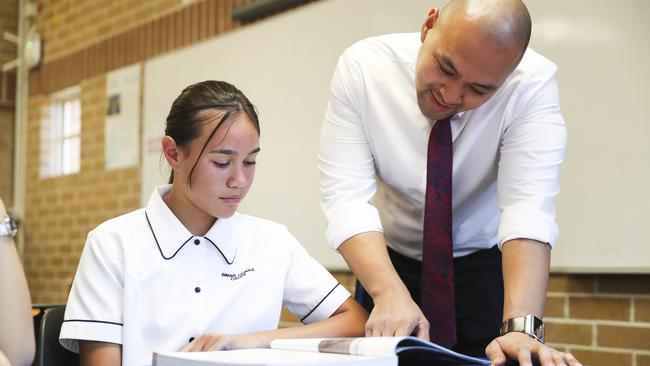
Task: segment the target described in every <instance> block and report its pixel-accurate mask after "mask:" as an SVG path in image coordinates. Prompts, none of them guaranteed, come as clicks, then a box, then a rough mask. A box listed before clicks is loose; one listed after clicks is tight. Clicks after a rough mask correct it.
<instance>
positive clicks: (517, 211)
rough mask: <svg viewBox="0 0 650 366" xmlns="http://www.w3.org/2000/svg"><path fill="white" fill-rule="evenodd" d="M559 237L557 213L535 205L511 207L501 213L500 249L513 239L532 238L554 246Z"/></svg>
mask: <svg viewBox="0 0 650 366" xmlns="http://www.w3.org/2000/svg"><path fill="white" fill-rule="evenodd" d="M557 237H558V226H557V223H556V222H555V215H549V214H548V213H547V212H544V211H542V210H540V209H537V208H534V207H522V206H519V207H509V208H507V209H505V210H503V212H502V213H501V222H500V223H499V234H498V238H499V249H503V244H504V243H505V242H507V241H508V240H512V239H531V240H537V241H539V242H542V243H545V244H548V245H550V246H551V247H553V245H554V244H555V242H556V241H557Z"/></svg>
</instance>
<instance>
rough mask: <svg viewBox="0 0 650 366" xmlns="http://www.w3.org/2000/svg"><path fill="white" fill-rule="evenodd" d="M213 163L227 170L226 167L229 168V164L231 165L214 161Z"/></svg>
mask: <svg viewBox="0 0 650 366" xmlns="http://www.w3.org/2000/svg"><path fill="white" fill-rule="evenodd" d="M212 163H213V164H214V165H216V166H217V167H218V168H225V167H227V166H228V164H230V163H227V162H226V163H221V162H218V161H213V162H212Z"/></svg>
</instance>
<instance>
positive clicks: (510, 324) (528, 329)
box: [499, 314, 544, 343]
mask: <svg viewBox="0 0 650 366" xmlns="http://www.w3.org/2000/svg"><path fill="white" fill-rule="evenodd" d="M510 332H521V333H525V334H528V335H529V336H531V337H532V338H534V339H536V340H538V341H539V342H541V343H544V322H543V321H542V320H541V319H540V318H538V317H536V316H535V315H533V314H528V315H526V316H520V317H516V318H511V319H508V320H505V321H504V322H503V323H502V324H501V331H500V332H499V334H500V335H504V334H506V333H510Z"/></svg>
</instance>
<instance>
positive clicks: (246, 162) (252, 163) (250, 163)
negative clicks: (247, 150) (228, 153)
mask: <svg viewBox="0 0 650 366" xmlns="http://www.w3.org/2000/svg"><path fill="white" fill-rule="evenodd" d="M244 164H245V165H255V164H257V162H256V161H254V160H253V161H244Z"/></svg>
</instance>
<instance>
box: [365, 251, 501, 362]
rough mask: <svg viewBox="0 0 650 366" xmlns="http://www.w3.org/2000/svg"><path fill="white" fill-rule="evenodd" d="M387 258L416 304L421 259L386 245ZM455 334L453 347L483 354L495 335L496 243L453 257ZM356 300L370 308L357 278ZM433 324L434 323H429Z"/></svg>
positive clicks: (497, 312) (497, 303)
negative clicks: (456, 339)
mask: <svg viewBox="0 0 650 366" xmlns="http://www.w3.org/2000/svg"><path fill="white" fill-rule="evenodd" d="M388 254H389V255H390V259H391V261H392V262H393V265H394V266H395V269H396V270H397V273H398V274H399V276H400V278H401V279H402V281H403V282H404V284H405V285H406V287H407V288H408V290H409V292H410V293H411V297H412V298H413V300H414V301H415V302H416V303H418V304H419V303H420V278H421V273H422V262H420V261H418V260H415V259H412V258H409V257H405V256H403V255H401V254H399V253H397V252H396V251H394V250H392V249H390V248H388ZM454 282H455V291H456V333H457V338H458V343H457V344H456V345H455V346H454V347H453V350H455V351H457V352H460V353H464V354H466V355H472V356H483V357H485V347H486V346H487V345H488V343H490V342H491V341H492V340H493V339H494V338H496V337H497V336H498V335H499V326H500V325H501V318H502V316H503V274H502V271H501V251H500V250H499V248H497V247H496V246H494V247H492V248H491V249H486V250H480V251H478V252H474V253H472V254H470V255H467V256H464V257H459V258H455V259H454ZM355 297H356V300H357V301H358V302H359V303H360V304H361V305H362V306H363V307H364V308H365V309H366V310H367V311H368V312H370V311H372V308H373V307H374V304H373V302H372V298H371V297H370V295H368V293H367V292H366V290H365V289H364V288H363V287H362V286H361V283H359V282H358V281H357V289H356V294H355ZM431 326H432V327H435V326H436V325H435V324H431Z"/></svg>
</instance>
